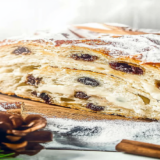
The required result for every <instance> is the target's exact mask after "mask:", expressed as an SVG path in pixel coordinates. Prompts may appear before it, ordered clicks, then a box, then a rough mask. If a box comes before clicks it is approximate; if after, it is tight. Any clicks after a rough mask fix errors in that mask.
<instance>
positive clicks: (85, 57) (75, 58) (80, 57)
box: [71, 54, 98, 62]
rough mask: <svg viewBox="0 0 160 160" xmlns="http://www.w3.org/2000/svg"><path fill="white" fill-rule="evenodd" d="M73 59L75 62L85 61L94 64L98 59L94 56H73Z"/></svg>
mask: <svg viewBox="0 0 160 160" xmlns="http://www.w3.org/2000/svg"><path fill="white" fill-rule="evenodd" d="M71 58H73V59H74V60H83V61H90V62H93V61H95V60H96V59H98V57H97V56H93V55H90V54H72V55H71Z"/></svg>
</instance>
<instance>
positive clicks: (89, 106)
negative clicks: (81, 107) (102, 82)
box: [86, 103, 104, 111]
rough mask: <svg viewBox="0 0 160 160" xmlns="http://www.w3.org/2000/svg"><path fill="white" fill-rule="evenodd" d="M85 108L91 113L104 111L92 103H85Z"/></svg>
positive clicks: (101, 107)
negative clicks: (91, 111)
mask: <svg viewBox="0 0 160 160" xmlns="http://www.w3.org/2000/svg"><path fill="white" fill-rule="evenodd" d="M86 108H88V109H91V110H93V111H103V110H104V107H103V106H97V105H95V104H93V103H87V105H86Z"/></svg>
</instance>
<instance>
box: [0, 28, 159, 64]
mask: <svg viewBox="0 0 160 160" xmlns="http://www.w3.org/2000/svg"><path fill="white" fill-rule="evenodd" d="M37 34H38V33H37ZM95 34H96V33H95ZM47 35H50V34H49V33H46V34H45V33H44V34H40V33H39V34H38V35H34V36H22V37H13V38H9V39H6V40H4V41H2V42H1V43H0V46H3V45H9V44H16V43H18V42H22V43H24V44H25V43H28V42H31V43H32V42H33V43H37V44H40V45H44V46H46V45H47V46H48V45H49V46H53V47H59V46H62V47H72V46H79V47H86V48H90V49H93V50H96V51H100V52H103V53H105V54H108V55H109V56H111V57H113V58H125V57H130V58H134V59H137V60H139V61H140V62H141V63H150V62H151V63H160V36H159V35H154V34H144V35H123V36H120V37H116V38H114V37H112V36H104V37H103V38H95V37H97V36H95V35H94V34H91V35H92V36H91V37H89V36H88V38H79V37H78V36H77V35H74V34H73V33H71V32H70V31H68V32H67V31H66V32H63V33H58V34H54V35H52V36H49V37H48V36H47ZM51 37H52V38H51Z"/></svg>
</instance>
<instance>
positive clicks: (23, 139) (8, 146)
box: [0, 111, 52, 154]
mask: <svg viewBox="0 0 160 160" xmlns="http://www.w3.org/2000/svg"><path fill="white" fill-rule="evenodd" d="M46 124H47V121H46V119H45V118H43V117H41V116H40V115H28V116H27V117H26V118H23V117H22V116H21V115H19V114H11V113H7V112H3V111H1V112H0V149H2V150H5V151H6V150H12V151H16V152H19V153H22V152H25V151H28V150H32V151H33V150H36V152H37V151H40V150H41V149H43V147H42V146H41V145H40V144H39V143H44V142H49V141H52V133H51V132H50V131H43V130H40V129H42V128H44V127H45V126H46ZM29 154H30V153H29ZM31 154H35V153H34V152H32V153H31Z"/></svg>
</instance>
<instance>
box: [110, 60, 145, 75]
mask: <svg viewBox="0 0 160 160" xmlns="http://www.w3.org/2000/svg"><path fill="white" fill-rule="evenodd" d="M109 65H110V67H111V68H112V69H115V70H118V71H121V72H125V73H130V74H137V75H142V74H143V70H142V69H141V68H139V67H135V66H132V65H129V64H127V63H122V62H111V63H109Z"/></svg>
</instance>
